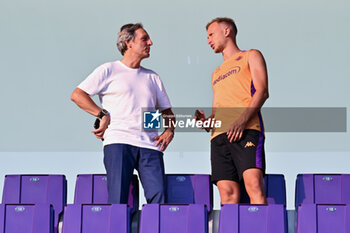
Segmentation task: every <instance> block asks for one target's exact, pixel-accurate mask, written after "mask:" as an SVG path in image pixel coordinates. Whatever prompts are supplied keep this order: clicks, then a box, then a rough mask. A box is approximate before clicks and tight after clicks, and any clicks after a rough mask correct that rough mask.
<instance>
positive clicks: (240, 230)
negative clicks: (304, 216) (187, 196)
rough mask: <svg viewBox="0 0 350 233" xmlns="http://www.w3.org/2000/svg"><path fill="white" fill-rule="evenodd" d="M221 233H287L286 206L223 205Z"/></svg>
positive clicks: (220, 224)
mask: <svg viewBox="0 0 350 233" xmlns="http://www.w3.org/2000/svg"><path fill="white" fill-rule="evenodd" d="M219 233H287V219H286V210H285V207H284V205H273V204H271V205H242V204H228V205H222V206H221V211H220V223H219Z"/></svg>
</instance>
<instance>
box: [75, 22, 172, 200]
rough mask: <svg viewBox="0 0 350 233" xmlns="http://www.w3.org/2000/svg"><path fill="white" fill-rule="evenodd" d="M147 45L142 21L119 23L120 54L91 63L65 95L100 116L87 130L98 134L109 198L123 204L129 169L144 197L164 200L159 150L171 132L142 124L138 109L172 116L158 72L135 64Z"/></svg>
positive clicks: (126, 190)
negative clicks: (87, 72)
mask: <svg viewBox="0 0 350 233" xmlns="http://www.w3.org/2000/svg"><path fill="white" fill-rule="evenodd" d="M152 44H153V43H152V41H151V39H150V37H149V35H148V34H147V32H146V31H145V29H143V26H142V24H139V23H137V24H126V25H124V26H122V27H121V29H120V32H119V35H118V41H117V47H118V50H119V51H120V52H121V54H122V55H123V58H122V59H121V60H120V61H113V62H108V63H105V64H103V65H101V66H99V67H97V68H96V69H95V70H94V71H93V72H92V73H91V74H90V75H89V76H88V77H87V78H86V79H85V80H84V81H83V82H82V83H81V84H80V85H79V86H78V87H77V88H76V89H75V90H74V92H73V94H72V96H71V100H72V101H74V102H75V103H76V104H77V105H78V106H79V107H80V108H82V109H83V110H85V111H86V112H88V113H90V114H92V115H94V116H96V117H98V118H100V125H99V127H98V128H97V129H95V130H93V131H92V133H94V134H95V136H96V137H97V138H100V139H102V138H103V139H104V141H103V145H104V148H103V151H104V165H105V168H106V171H107V184H108V196H109V197H108V200H109V202H110V203H127V200H128V191H129V185H130V182H131V178H132V174H133V171H134V169H137V171H138V173H139V176H140V179H141V182H142V185H143V188H144V190H145V197H146V200H147V202H148V203H164V201H165V200H164V199H165V178H164V163H163V153H162V151H164V150H165V149H166V148H167V146H168V145H169V143H170V142H171V140H172V138H173V136H174V132H173V128H167V129H166V130H165V131H164V132H163V133H162V134H161V135H160V136H158V133H157V131H154V130H153V131H152V130H151V131H145V130H143V129H142V115H143V114H142V110H143V109H148V110H150V111H155V110H159V111H161V113H162V114H163V115H166V116H171V115H173V113H172V110H171V105H170V101H169V98H168V95H167V93H166V91H165V89H164V86H163V84H162V81H161V80H160V78H159V76H158V75H157V74H156V73H155V72H153V71H152V70H149V69H146V68H144V67H142V66H141V61H142V60H143V59H144V58H148V57H149V56H150V47H151V46H152ZM93 95H99V97H100V101H101V104H102V106H103V109H102V108H100V107H98V106H97V105H96V104H95V103H94V102H93V100H92V99H91V98H90V96H93Z"/></svg>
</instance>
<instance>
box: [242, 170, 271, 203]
mask: <svg viewBox="0 0 350 233" xmlns="http://www.w3.org/2000/svg"><path fill="white" fill-rule="evenodd" d="M243 180H244V184H245V189H246V190H247V193H248V195H249V198H250V204H267V201H266V197H265V191H264V182H263V173H262V171H261V170H260V169H258V168H250V169H247V170H245V171H244V172H243Z"/></svg>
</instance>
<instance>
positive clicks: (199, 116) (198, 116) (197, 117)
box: [194, 109, 211, 132]
mask: <svg viewBox="0 0 350 233" xmlns="http://www.w3.org/2000/svg"><path fill="white" fill-rule="evenodd" d="M209 118H211V116H209V117H208V119H209ZM194 119H195V120H196V121H205V120H207V119H206V118H205V113H204V111H203V110H198V109H197V110H196V112H195V114H194ZM201 129H205V131H207V132H209V131H210V129H211V128H204V127H201Z"/></svg>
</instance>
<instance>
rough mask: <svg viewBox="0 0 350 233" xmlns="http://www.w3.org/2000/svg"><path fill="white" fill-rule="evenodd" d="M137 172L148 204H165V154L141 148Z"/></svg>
mask: <svg viewBox="0 0 350 233" xmlns="http://www.w3.org/2000/svg"><path fill="white" fill-rule="evenodd" d="M137 170H138V172H139V176H140V180H141V183H142V186H143V189H144V191H145V197H146V200H147V203H164V202H165V175H164V161H163V153H162V152H160V151H157V150H151V149H147V148H140V158H139V161H138V164H137Z"/></svg>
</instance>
